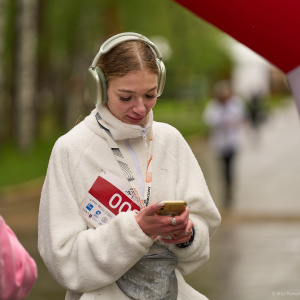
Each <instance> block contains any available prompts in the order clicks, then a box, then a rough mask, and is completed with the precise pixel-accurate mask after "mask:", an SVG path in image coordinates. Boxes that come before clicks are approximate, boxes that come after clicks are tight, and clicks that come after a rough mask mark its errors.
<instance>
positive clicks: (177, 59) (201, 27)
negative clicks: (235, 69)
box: [0, 0, 231, 186]
mask: <svg viewBox="0 0 300 300" xmlns="http://www.w3.org/2000/svg"><path fill="white" fill-rule="evenodd" d="M16 8H17V2H16V1H8V5H7V7H6V20H5V28H6V31H5V32H6V36H5V41H6V42H5V43H6V44H5V53H4V59H2V62H3V67H4V69H5V70H6V75H7V76H6V78H5V80H6V82H5V85H4V87H3V89H4V90H5V93H4V95H5V98H6V99H5V107H4V108H5V114H4V118H5V120H4V122H3V123H4V124H5V126H6V128H5V136H4V137H3V142H2V144H1V148H0V165H1V171H2V170H5V171H4V172H3V171H2V172H1V173H2V174H1V175H0V186H4V185H9V184H14V183H17V182H20V181H21V180H29V179H31V178H35V177H37V176H42V175H44V174H45V170H46V165H47V161H48V158H49V155H50V151H51V148H52V145H53V143H54V140H55V138H56V137H57V136H58V135H59V133H61V132H62V131H67V130H68V129H70V128H67V127H66V125H65V124H66V123H67V122H66V119H67V117H68V118H69V119H68V120H69V124H75V123H76V120H77V119H78V118H79V117H80V116H81V115H86V114H87V113H88V112H89V111H90V108H91V105H90V106H89V103H91V101H90V99H89V96H88V94H87V84H86V75H87V69H88V67H89V65H90V63H91V61H92V60H93V58H94V56H95V54H96V52H97V51H98V49H99V47H100V45H101V43H102V42H103V41H104V40H105V39H106V38H107V37H108V36H110V35H113V34H116V33H119V32H124V31H135V32H140V33H142V34H144V35H146V36H147V37H149V38H150V39H151V38H152V37H154V36H163V37H164V38H165V39H166V40H167V41H168V44H169V46H170V48H171V53H172V55H171V56H170V58H169V59H166V60H164V62H165V64H166V68H167V82H166V87H165V91H164V94H163V96H164V97H166V98H170V99H174V100H173V101H172V102H171V101H165V100H163V101H161V102H160V101H159V103H158V105H157V108H156V109H155V118H156V120H162V121H164V122H169V123H170V124H172V125H174V126H175V127H177V128H178V129H179V130H180V131H181V132H182V133H183V134H184V135H187V134H191V133H194V132H198V131H200V132H201V131H202V130H203V129H202V124H201V117H200V112H201V106H202V105H203V100H201V99H204V98H205V97H207V93H208V91H209V89H210V86H211V84H212V83H213V82H215V80H217V79H219V77H222V76H223V75H224V74H227V73H228V72H229V70H230V66H231V62H230V59H229V57H228V54H227V50H226V49H225V48H224V47H223V45H222V44H221V43H220V41H221V39H220V38H221V37H222V33H220V31H218V30H217V29H216V28H214V27H212V26H211V25H209V24H207V23H206V22H204V21H203V20H201V19H199V18H198V17H196V16H195V15H193V14H192V13H190V12H189V11H187V10H185V9H184V8H183V7H181V6H180V5H178V4H177V3H175V2H174V1H169V0H166V1H161V0H148V1H140V0H131V1H125V0H101V1H99V0H85V1H83V0H73V1H71V2H70V1H61V0H51V1H43V0H41V1H39V10H38V77H37V97H36V101H35V103H36V112H37V118H36V119H37V123H36V133H37V141H36V142H35V144H34V145H33V148H32V151H31V152H29V153H27V154H20V153H19V152H18V151H17V150H16V149H15V146H14V145H15V144H14V142H12V141H13V140H14V138H13V137H12V135H13V133H14V128H15V124H14V123H13V122H15V121H17V120H15V119H14V118H13V117H12V116H13V115H14V111H13V110H14V109H15V107H14V93H15V89H16V88H17V87H16V86H15V84H16V83H15V78H14V76H15V73H16V72H15V68H14V65H15V62H14V59H15V57H16V55H15V51H18V47H17V45H15V43H16V42H15V41H16V35H17V33H16V31H15V29H14V28H15V22H16V19H17V15H16V14H17V9H16ZM74 95H76V96H77V99H78V98H79V99H82V101H81V103H80V104H79V106H78V108H77V106H76V105H78V101H77V102H75V101H74V102H73V97H74ZM188 99H190V100H188ZM79 101H80V100H79ZM73 103H74V104H73ZM72 105H74V106H73V107H72ZM80 105H81V106H80ZM75 106H76V108H75V109H74V107H75ZM70 111H72V112H73V113H74V111H75V115H74V116H72V118H71V120H70V114H69V112H70ZM175 116H176V117H175Z"/></svg>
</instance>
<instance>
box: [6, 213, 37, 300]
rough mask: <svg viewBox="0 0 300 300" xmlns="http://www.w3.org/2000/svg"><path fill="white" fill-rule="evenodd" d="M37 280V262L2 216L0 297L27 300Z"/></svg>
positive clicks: (7, 299)
mask: <svg viewBox="0 0 300 300" xmlns="http://www.w3.org/2000/svg"><path fill="white" fill-rule="evenodd" d="M36 278H37V268H36V264H35V261H34V260H33V258H31V256H30V255H29V254H28V252H27V251H26V250H25V249H24V247H23V246H22V245H21V244H20V242H19V240H18V239H17V237H16V235H15V234H14V232H13V231H12V230H11V229H10V227H9V226H7V225H6V223H5V221H4V219H3V218H2V217H1V216H0V295H1V299H2V300H21V299H25V298H26V296H27V295H28V294H29V292H30V290H31V288H32V287H33V285H34V283H35V281H36Z"/></svg>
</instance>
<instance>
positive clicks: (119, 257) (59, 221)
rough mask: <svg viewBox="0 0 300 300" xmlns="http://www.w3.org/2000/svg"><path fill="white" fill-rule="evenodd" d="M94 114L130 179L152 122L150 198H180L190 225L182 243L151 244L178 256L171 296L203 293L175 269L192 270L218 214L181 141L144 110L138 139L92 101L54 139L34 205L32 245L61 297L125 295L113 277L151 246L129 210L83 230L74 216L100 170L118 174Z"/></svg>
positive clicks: (141, 164)
mask: <svg viewBox="0 0 300 300" xmlns="http://www.w3.org/2000/svg"><path fill="white" fill-rule="evenodd" d="M97 112H99V113H100V115H101V117H102V118H103V119H104V120H105V123H106V124H107V125H108V127H109V130H110V131H111V133H112V135H113V137H114V139H115V141H116V143H117V144H118V146H119V148H120V150H121V152H122V154H123V156H124V157H125V158H126V159H127V162H128V165H129V167H130V169H131V171H132V172H133V174H134V176H135V178H138V177H139V173H140V174H142V176H143V180H145V175H146V163H147V151H146V144H147V143H148V140H149V134H150V131H151V127H152V128H153V134H154V137H153V162H152V164H153V170H152V172H153V180H152V192H151V199H150V204H151V203H154V202H157V201H162V200H185V201H187V203H188V206H189V207H190V218H191V219H192V221H193V223H194V228H195V239H194V242H193V243H192V245H190V246H189V247H187V248H184V249H182V248H178V247H177V246H175V245H167V244H163V243H161V242H159V243H161V244H163V245H165V247H168V248H169V249H170V250H171V251H172V252H173V253H175V254H176V255H177V257H178V260H179V263H178V266H177V270H176V274H177V279H178V289H179V295H178V299H179V300H181V299H182V300H183V299H185V300H186V299H192V300H195V299H206V297H204V296H203V295H201V294H200V293H198V292H196V291H195V290H194V289H193V288H191V287H190V286H189V285H188V284H187V283H186V282H185V281H184V279H183V277H182V275H181V274H183V275H184V274H188V273H190V272H192V271H193V270H195V269H196V268H198V267H199V266H200V265H201V264H202V263H203V262H205V261H206V260H207V259H208V257H209V238H210V236H211V235H212V234H213V233H214V231H215V230H216V228H217V227H218V225H219V223H220V215H219V212H218V210H217V208H216V206H215V204H214V202H213V200H212V198H211V196H210V193H209V191H208V188H207V185H206V182H205V179H204V177H203V174H202V171H201V169H200V167H199V165H198V163H197V160H196V158H195V156H194V155H193V153H192V151H191V149H190V148H189V146H188V144H187V143H186V141H185V140H184V139H183V137H182V136H181V134H180V133H179V132H178V131H177V130H176V129H175V128H174V127H172V126H170V125H167V124H164V123H158V122H153V114H152V111H151V113H149V118H148V122H147V125H146V126H145V134H146V137H147V138H146V141H145V139H144V138H143V133H142V127H140V126H138V125H131V124H126V123H123V122H121V121H119V120H118V119H116V118H115V117H114V116H113V115H112V114H111V113H110V111H109V110H108V109H107V107H106V106H105V105H100V106H98V107H97V108H96V109H94V110H93V111H92V112H91V114H90V115H89V116H88V117H86V118H85V120H84V121H82V122H81V123H79V124H78V125H77V126H75V127H74V128H73V129H72V130H71V131H69V132H68V133H67V134H65V135H64V136H62V137H60V138H59V139H58V141H57V142H56V144H55V146H54V148H53V151H52V154H51V157H50V161H49V166H48V170H47V176H46V179H45V183H44V186H43V190H42V195H41V201H40V211H39V241H38V246H39V251H40V254H41V256H42V258H43V260H44V262H45V264H46V266H47V267H48V269H49V271H50V273H51V274H52V276H53V277H54V278H55V279H56V280H57V282H58V283H59V284H60V285H62V286H63V287H64V288H65V289H66V290H67V291H68V292H67V295H66V299H67V300H75V299H81V300H88V299H91V300H92V299H93V300H94V299H95V300H96V299H99V300H100V299H101V300H102V299H105V300H106V299H107V300H108V299H129V298H128V297H127V296H125V294H123V292H122V291H121V290H120V289H119V288H118V286H117V284H116V280H117V279H118V278H120V277H121V276H122V275H123V274H124V273H125V272H126V271H127V270H129V269H130V268H131V267H132V266H133V265H134V264H135V263H136V262H137V261H139V260H140V258H141V257H142V256H143V255H145V254H146V253H147V252H148V250H149V247H150V246H151V245H152V244H153V240H152V238H151V237H149V236H147V235H146V234H145V233H144V232H143V231H142V230H141V228H140V227H139V225H138V224H137V222H136V220H135V217H134V214H135V213H134V212H126V213H125V212H124V213H121V214H119V215H118V216H116V217H115V218H114V219H113V220H112V221H111V222H110V223H109V224H107V225H104V226H100V227H98V228H96V229H94V228H90V227H89V226H88V224H87V223H86V221H85V220H84V219H83V218H82V217H81V216H80V215H79V206H78V204H79V203H80V201H81V200H82V199H83V198H84V197H85V196H86V194H87V193H88V191H89V189H90V187H91V186H92V184H93V183H94V181H95V179H96V178H97V176H99V173H100V170H101V169H104V170H107V171H110V172H112V173H114V174H115V175H117V176H119V177H120V178H123V179H124V180H126V178H125V175H124V173H123V171H122V170H121V168H120V167H119V165H118V163H117V160H116V158H115V156H114V154H113V153H112V151H111V149H110V147H109V146H108V144H107V142H106V139H105V138H104V136H103V134H104V132H103V129H101V128H100V127H99V124H98V123H97V121H96V117H95V115H96V113H97ZM132 151H133V152H132ZM135 161H137V162H138V165H137V164H136V163H135ZM138 169H140V170H138ZM141 194H142V193H141Z"/></svg>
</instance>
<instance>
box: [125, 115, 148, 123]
mask: <svg viewBox="0 0 300 300" xmlns="http://www.w3.org/2000/svg"><path fill="white" fill-rule="evenodd" d="M127 117H128V118H129V119H130V120H131V121H133V122H140V121H142V120H143V119H144V118H145V117H131V116H127Z"/></svg>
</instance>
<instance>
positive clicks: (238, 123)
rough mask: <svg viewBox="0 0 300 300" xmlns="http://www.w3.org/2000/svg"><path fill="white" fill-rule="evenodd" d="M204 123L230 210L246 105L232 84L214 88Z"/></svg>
mask: <svg viewBox="0 0 300 300" xmlns="http://www.w3.org/2000/svg"><path fill="white" fill-rule="evenodd" d="M203 117H204V122H205V123H206V125H207V126H208V127H209V129H210V135H211V144H212V147H213V149H214V151H215V152H216V154H217V156H218V157H219V158H220V160H221V163H222V168H223V171H222V174H223V178H224V184H225V187H224V188H225V191H224V206H225V208H230V206H231V205H232V201H233V200H232V199H233V187H234V165H233V163H234V160H235V157H236V153H237V151H238V148H239V145H240V142H241V132H240V131H241V127H242V124H243V121H244V120H245V105H244V102H243V101H242V100H241V98H240V97H238V96H236V95H233V93H232V89H231V83H230V81H227V80H222V81H219V82H217V83H216V84H215V86H214V98H213V99H212V100H211V101H209V103H208V104H207V106H206V108H205V110H204V114H203Z"/></svg>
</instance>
